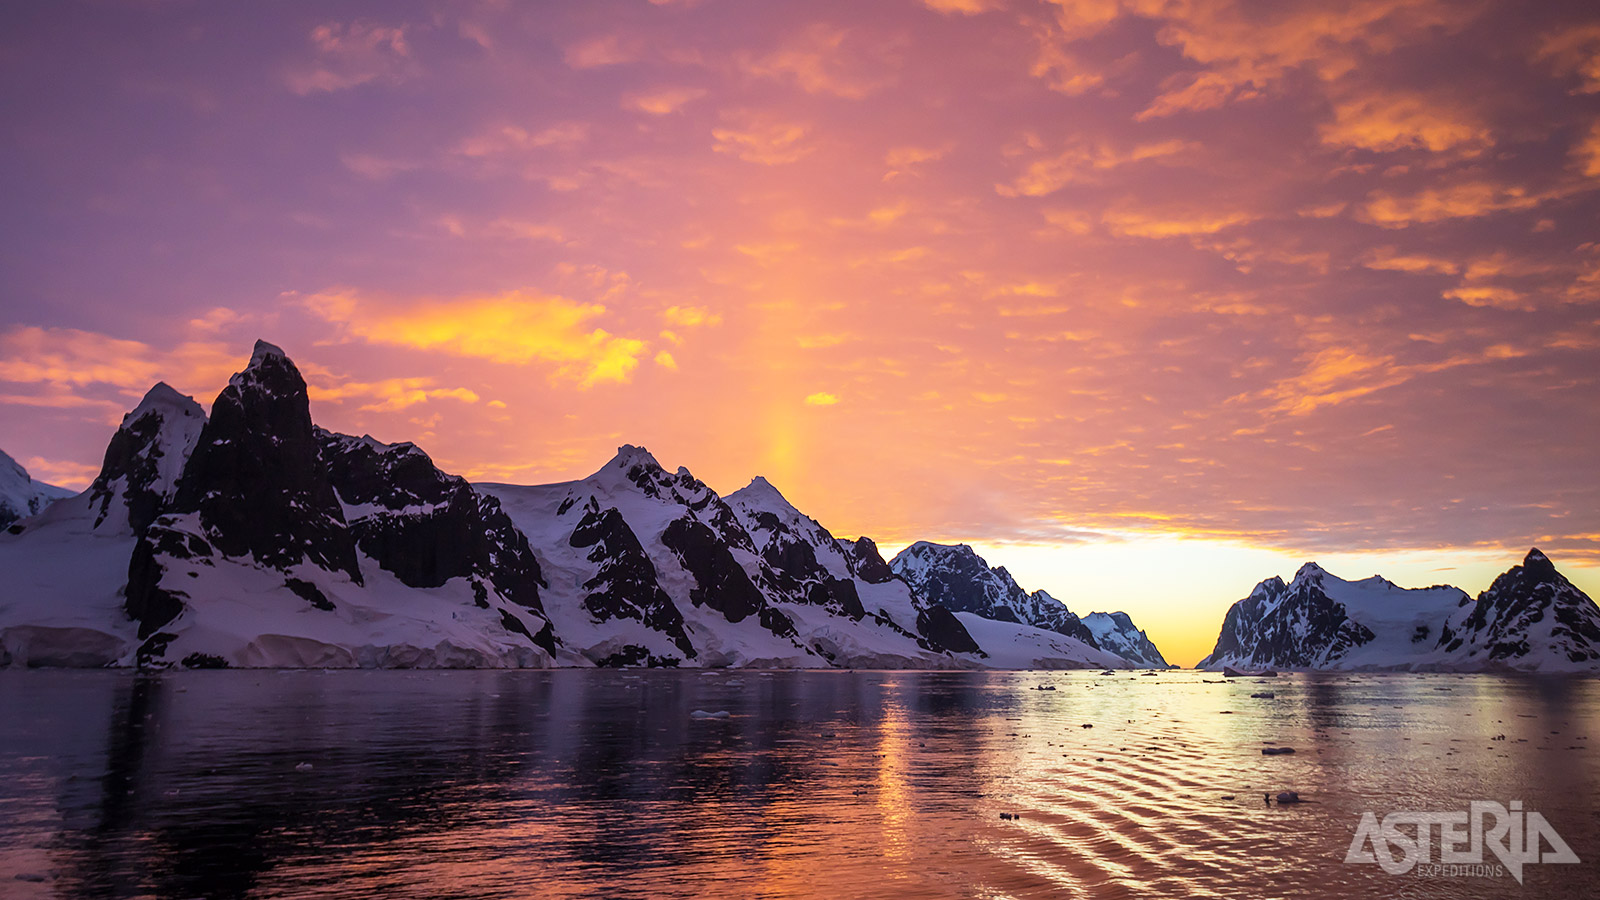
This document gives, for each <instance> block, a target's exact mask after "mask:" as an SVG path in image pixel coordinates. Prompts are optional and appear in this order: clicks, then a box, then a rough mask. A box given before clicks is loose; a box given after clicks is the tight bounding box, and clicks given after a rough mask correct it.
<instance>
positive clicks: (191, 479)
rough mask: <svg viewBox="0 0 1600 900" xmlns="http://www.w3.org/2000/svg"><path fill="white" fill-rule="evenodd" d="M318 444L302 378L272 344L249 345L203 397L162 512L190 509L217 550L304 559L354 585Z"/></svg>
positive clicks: (355, 571)
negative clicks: (197, 425)
mask: <svg viewBox="0 0 1600 900" xmlns="http://www.w3.org/2000/svg"><path fill="white" fill-rule="evenodd" d="M320 450H321V448H320V447H319V445H318V443H317V436H316V430H315V429H314V428H313V427H312V424H311V408H310V405H309V402H308V401H307V399H306V383H305V379H303V378H301V377H300V371H299V370H298V369H296V368H295V366H294V363H292V362H290V361H289V358H288V357H287V356H285V355H284V354H283V351H282V350H280V349H278V348H277V347H275V346H273V345H271V344H268V343H266V342H265V341H257V342H256V347H255V353H254V354H253V355H252V356H251V358H250V365H249V366H247V367H246V368H245V370H244V371H242V372H240V373H239V374H237V375H235V376H233V378H232V379H231V380H230V381H229V382H228V386H227V387H226V388H224V389H223V390H222V393H221V394H219V395H218V396H217V399H216V402H214V403H212V405H211V419H210V421H208V422H206V424H205V427H204V428H202V429H201V431H200V438H199V441H198V443H196V445H195V448H194V452H193V453H192V454H190V456H189V463H188V465H186V466H185V467H184V471H183V478H182V480H181V481H180V482H179V484H178V495H177V496H176V497H175V498H174V499H173V501H172V505H171V506H170V507H169V508H168V509H167V510H166V511H167V512H169V513H176V514H180V515H182V514H185V513H192V514H197V515H198V516H199V523H200V527H201V529H203V530H204V532H205V534H206V536H207V537H208V538H209V539H210V540H211V541H212V543H213V544H214V545H215V547H216V549H217V551H218V552H220V553H221V554H222V555H224V556H234V557H242V556H248V557H251V558H253V559H254V560H255V561H256V562H257V563H259V564H260V565H263V566H267V567H269V568H275V569H288V568H289V567H291V566H295V565H299V564H302V563H304V564H309V565H314V566H316V567H318V568H321V569H326V570H329V571H337V572H342V573H344V574H346V575H348V576H349V577H350V580H351V581H353V582H355V583H356V584H360V583H361V569H360V566H359V565H358V564H357V563H356V542H355V535H353V534H351V532H350V529H349V528H347V527H346V523H345V520H344V512H343V510H342V509H341V508H340V506H339V498H338V497H337V496H336V495H335V494H334V491H333V485H332V483H331V482H330V481H329V480H328V477H327V473H326V471H325V470H324V468H323V465H322V454H321V452H320Z"/></svg>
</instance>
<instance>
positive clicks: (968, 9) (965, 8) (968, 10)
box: [922, 0, 1005, 16]
mask: <svg viewBox="0 0 1600 900" xmlns="http://www.w3.org/2000/svg"><path fill="white" fill-rule="evenodd" d="M922 3H923V5H924V6H926V7H928V8H929V9H931V10H933V11H934V12H939V13H944V14H945V15H962V16H975V15H978V14H979V13H985V12H989V11H991V10H996V9H1000V8H1002V7H1003V6H1004V5H1005V0H922Z"/></svg>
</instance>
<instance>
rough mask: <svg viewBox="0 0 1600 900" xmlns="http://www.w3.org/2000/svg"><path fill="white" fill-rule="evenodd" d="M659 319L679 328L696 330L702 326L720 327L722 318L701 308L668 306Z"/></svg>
mask: <svg viewBox="0 0 1600 900" xmlns="http://www.w3.org/2000/svg"><path fill="white" fill-rule="evenodd" d="M661 319H662V321H664V322H666V323H667V324H668V325H674V326H677V327H679V328H698V327H700V326H702V325H721V324H722V316H721V314H719V313H714V312H712V311H711V310H709V309H707V308H705V307H703V306H669V307H667V308H666V309H664V310H662V311H661Z"/></svg>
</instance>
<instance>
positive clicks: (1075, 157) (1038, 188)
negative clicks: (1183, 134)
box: [995, 140, 1200, 197]
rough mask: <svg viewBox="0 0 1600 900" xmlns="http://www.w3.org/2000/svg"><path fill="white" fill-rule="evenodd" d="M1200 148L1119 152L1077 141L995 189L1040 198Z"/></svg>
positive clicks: (1180, 145)
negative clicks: (1110, 173) (1117, 170)
mask: <svg viewBox="0 0 1600 900" xmlns="http://www.w3.org/2000/svg"><path fill="white" fill-rule="evenodd" d="M1199 146H1200V145H1198V144H1195V143H1192V142H1189V141H1182V140H1170V141H1161V142H1158V143H1150V144H1135V145H1133V146H1131V147H1129V148H1128V149H1126V150H1119V149H1117V148H1115V147H1112V146H1110V145H1108V144H1106V143H1089V142H1082V141H1080V142H1076V143H1074V144H1073V145H1071V146H1069V147H1067V148H1066V149H1065V150H1063V151H1062V152H1061V153H1059V154H1057V155H1055V156H1051V157H1047V158H1044V159H1038V160H1034V161H1033V162H1032V163H1030V164H1029V165H1028V168H1027V169H1026V170H1025V171H1023V173H1022V174H1020V175H1018V176H1017V177H1016V179H1014V180H1013V181H1012V182H1011V183H1010V184H1002V185H996V186H995V190H996V191H997V192H998V193H999V194H1000V195H1001V196H1004V197H1016V196H1018V195H1021V196H1027V197H1043V196H1046V195H1048V194H1053V193H1055V192H1056V191H1058V190H1060V189H1061V188H1064V187H1066V186H1067V185H1069V184H1072V183H1074V182H1092V181H1097V180H1099V178H1100V177H1101V176H1102V175H1104V174H1105V173H1106V172H1109V171H1111V170H1112V169H1117V168H1120V167H1122V166H1126V165H1129V164H1131V163H1137V162H1142V161H1144V160H1152V159H1154V160H1159V159H1169V158H1171V157H1174V156H1177V155H1179V154H1183V153H1192V152H1194V151H1196V150H1198V149H1199Z"/></svg>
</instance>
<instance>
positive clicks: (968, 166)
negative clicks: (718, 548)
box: [0, 0, 1600, 874]
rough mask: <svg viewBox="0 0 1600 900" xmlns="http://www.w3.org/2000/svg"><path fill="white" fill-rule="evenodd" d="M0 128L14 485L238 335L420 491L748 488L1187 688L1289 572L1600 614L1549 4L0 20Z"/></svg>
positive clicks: (492, 9) (1597, 206)
mask: <svg viewBox="0 0 1600 900" xmlns="http://www.w3.org/2000/svg"><path fill="white" fill-rule="evenodd" d="M0 97H3V102H4V108H5V112H4V114H3V118H0V127H3V128H4V132H5V140H4V141H3V142H0V194H3V196H5V197H6V201H5V202H4V203H3V204H0V229H3V232H4V234H5V237H6V240H5V249H4V250H3V251H0V279H3V281H0V283H3V284H4V289H3V290H0V422H3V428H0V446H3V448H4V449H5V451H6V452H8V453H9V454H11V455H12V456H14V457H15V458H16V459H17V460H18V461H19V462H20V463H23V464H24V465H25V466H26V467H27V469H28V470H29V471H30V472H31V473H33V474H34V475H35V476H36V477H38V478H39V479H41V480H44V481H49V482H52V483H55V484H59V485H63V486H68V487H74V488H81V487H83V486H85V485H87V483H88V482H89V481H90V480H91V479H92V478H93V477H94V474H95V473H96V471H97V470H98V465H99V462H100V456H101V454H102V453H103V452H104V450H105V446H106V442H107V439H108V437H109V435H110V434H111V431H112V429H113V428H114V427H115V426H116V424H117V423H118V422H119V421H120V419H121V417H122V415H123V414H124V413H125V412H126V411H127V410H128V409H129V408H131V407H132V406H133V405H134V404H135V403H136V402H138V399H139V397H140V396H141V395H142V394H143V393H144V392H145V390H146V389H148V388H149V387H150V386H151V384H153V383H154V382H156V381H158V380H165V381H167V382H169V383H170V384H172V385H173V386H174V387H176V388H177V389H178V390H180V391H182V392H183V393H186V394H190V395H193V396H194V397H195V398H196V399H197V400H199V401H201V402H202V403H203V404H209V403H210V401H211V400H212V399H213V398H214V397H215V396H216V394H217V392H218V391H219V390H220V389H221V387H222V386H223V385H224V384H225V383H226V381H227V379H228V377H229V375H230V374H231V373H233V372H235V371H237V370H238V369H240V368H241V367H242V366H243V365H244V363H245V361H246V360H247V359H248V357H249V353H250V347H251V344H252V342H253V341H254V340H255V339H256V338H257V337H261V338H265V339H267V340H270V341H272V342H274V343H277V344H279V345H281V346H282V347H284V348H285V349H286V350H287V351H288V352H289V353H290V354H291V355H292V356H293V357H294V360H295V362H296V363H297V364H298V365H299V368H300V370H301V371H302V372H303V373H304V375H305V378H306V380H307V381H308V382H309V384H310V396H311V399H312V409H313V415H314V417H315V419H316V421H317V422H318V423H319V424H321V425H323V426H326V427H328V428H332V429H337V430H339V431H343V432H349V433H351V434H356V435H359V434H362V433H370V434H372V435H374V436H375V437H377V438H379V439H381V440H384V441H391V442H396V441H414V442H416V443H417V444H418V445H420V446H421V447H423V448H424V449H425V450H426V451H428V453H429V454H431V455H432V457H433V458H434V460H435V461H436V462H437V463H438V465H439V466H440V467H441V468H443V469H445V470H447V471H450V472H455V473H459V474H462V475H465V476H467V477H468V478H470V479H474V480H479V481H493V482H512V483H519V484H534V483H541V482H551V481H558V480H565V479H571V478H577V477H581V476H584V475H587V474H589V473H590V472H592V471H594V470H595V469H597V468H599V467H600V466H601V465H602V464H603V463H604V462H605V461H606V460H607V459H608V458H610V457H611V455H612V454H613V453H614V452H615V449H616V447H617V446H618V445H619V444H622V443H632V444H638V445H644V446H647V447H648V448H649V449H650V451H651V452H652V453H653V454H654V455H655V456H656V457H657V458H658V459H659V460H660V461H661V462H662V463H663V464H664V465H665V466H666V467H667V468H668V469H669V470H671V469H675V468H676V467H677V466H680V465H682V466H686V467H688V468H689V469H691V470H692V471H693V472H694V474H695V475H696V476H698V477H699V478H701V479H703V480H704V481H706V482H707V483H708V484H710V485H711V486H712V487H714V488H716V489H717V490H718V491H722V492H728V491H732V490H735V489H737V488H739V487H742V486H744V485H745V484H746V483H747V482H748V481H749V480H750V478H752V477H753V476H756V475H764V476H766V477H767V478H768V479H769V480H770V481H771V482H772V483H773V484H774V485H776V486H777V487H778V488H779V489H780V490H782V491H783V493H784V494H785V496H787V497H788V498H789V500H791V501H792V502H793V503H794V504H795V505H796V506H797V507H798V508H800V509H801V510H804V511H805V512H806V513H807V514H809V515H812V516H815V517H816V518H817V519H818V520H820V521H821V522H822V523H823V524H824V525H826V526H827V527H828V528H829V529H830V530H831V531H832V532H833V533H834V534H835V535H837V536H840V537H854V536H856V535H861V534H865V535H870V536H872V537H873V538H874V539H876V540H877V541H878V543H879V544H880V545H881V546H882V548H883V549H884V551H885V553H886V555H887V554H892V553H893V552H894V551H896V550H898V549H900V548H901V547H903V546H905V545H906V544H909V543H911V542H913V541H916V540H932V541H942V542H966V543H970V544H972V545H974V546H975V547H977V548H978V549H979V550H980V552H982V553H983V555H984V556H985V557H986V558H987V559H988V560H989V561H990V562H991V563H993V564H997V565H998V564H1004V565H1006V566H1008V567H1009V568H1010V570H1011V571H1012V572H1013V573H1014V574H1015V575H1016V576H1017V577H1018V580H1019V581H1021V582H1022V584H1024V585H1025V586H1026V587H1028V588H1030V589H1034V588H1045V589H1048V590H1049V591H1050V592H1051V593H1053V594H1055V595H1056V596H1057V597H1059V598H1060V599H1062V600H1063V601H1065V602H1066V603H1067V604H1068V605H1069V606H1070V607H1071V608H1072V609H1073V610H1074V611H1076V612H1079V613H1087V612H1089V611H1090V610H1111V609H1124V610H1126V611H1128V612H1130V613H1132V614H1133V615H1134V617H1135V619H1136V621H1138V622H1139V623H1140V625H1141V627H1144V628H1146V629H1147V630H1148V631H1149V633H1150V636H1151V637H1152V639H1153V640H1155V641H1156V642H1157V643H1158V644H1159V645H1160V647H1161V649H1162V651H1163V652H1164V653H1165V654H1166V657H1167V658H1168V659H1169V660H1170V661H1172V662H1174V663H1178V664H1181V665H1192V664H1194V663H1195V662H1196V661H1197V660H1198V659H1199V658H1200V657H1201V656H1203V655H1205V654H1206V653H1207V652H1208V651H1209V650H1210V648H1211V645H1212V643H1213V642H1214V641H1215V640H1216V637H1217V627H1218V625H1219V624H1220V622H1221V619H1222V615H1223V613H1224V611H1225V610H1226V609H1227V607H1228V605H1229V604H1230V603H1232V602H1233V601H1235V600H1237V599H1239V598H1241V597H1243V596H1245V595H1246V594H1248V592H1249V591H1250V588H1251V586H1252V585H1254V584H1255V583H1256V582H1257V581H1259V580H1261V579H1263V578H1266V577H1268V576H1270V575H1273V574H1280V575H1284V576H1287V575H1289V574H1290V573H1292V572H1293V571H1294V569H1295V568H1296V566H1298V565H1299V563H1300V562H1303V561H1305V560H1308V559H1313V558H1314V559H1317V560H1319V561H1320V562H1321V563H1323V564H1324V565H1325V566H1327V567H1328V568H1329V569H1331V570H1333V571H1336V572H1337V573H1338V574H1340V575H1342V576H1344V577H1346V578H1360V577H1364V576H1367V575H1370V574H1373V573H1381V574H1383V575H1385V576H1386V577H1388V578H1390V579H1392V580H1395V581H1397V582H1400V583H1402V584H1406V585H1408V586H1409V585H1426V584H1432V583H1441V582H1449V583H1452V584H1457V585H1460V586H1461V587H1462V588H1464V589H1466V590H1467V591H1469V592H1471V593H1473V594H1476V592H1478V591H1480V590H1482V589H1483V588H1484V587H1486V586H1487V585H1488V582H1489V580H1490V579H1491V578H1492V577H1493V576H1494V575H1495V574H1496V573H1499V572H1501V571H1504V570H1505V569H1506V568H1507V567H1508V566H1510V565H1512V564H1513V563H1515V562H1516V561H1517V560H1519V559H1521V558H1522V554H1523V553H1525V552H1526V551H1527V549H1528V548H1529V547H1531V546H1535V545H1537V546H1538V547H1540V548H1541V549H1542V550H1544V551H1545V552H1547V553H1548V554H1549V555H1550V556H1551V558H1552V559H1554V560H1555V561H1556V562H1557V563H1558V564H1559V565H1560V567H1561V570H1562V571H1563V572H1564V573H1566V574H1567V575H1568V576H1569V577H1570V578H1571V579H1572V581H1573V582H1574V583H1575V584H1577V585H1578V586H1579V587H1581V588H1583V589H1584V590H1585V591H1587V592H1588V593H1589V594H1591V595H1596V594H1597V593H1600V479H1597V478H1596V473H1597V472H1600V403H1597V401H1596V397H1597V396H1600V392H1597V384H1596V383H1597V380H1600V13H1596V12H1595V10H1594V7H1593V5H1592V4H1586V3H1577V2H1573V3H1538V4H1519V3H1510V2H1477V0H1474V2H1445V0H1355V2H1349V3H1337V4H1329V3H1325V2H1301V0H1293V2H1282V3H1259V2H1243V0H1241V2H1229V0H1217V2H1177V3H1173V2H1154V0H1120V2H1118V0H1057V2H1047V3H1034V2H1011V0H925V2H912V0H904V2H883V3H848V2H808V3H776V2H762V3H735V2H731V0H698V2H697V0H652V2H649V3H646V2H643V0H639V2H587V3H570V4H559V5H557V4H536V5H534V4H526V5H525V4H503V3H498V2H477V3H456V4H447V5H439V6H426V7H424V6H415V5H410V4H392V3H341V4H334V5H326V6H325V5H320V4H303V5H302V4H282V5H277V4H275V5H274V7H273V12H272V16H271V18H270V19H268V18H267V17H265V16H263V15H262V14H261V10H260V9H258V8H254V7H251V6H248V5H229V4H221V5H211V6H198V7H190V6H187V5H167V4H145V3H127V4H117V3H108V4H104V5H94V6H83V7H78V6H70V5H59V4H20V5H18V4H13V5H11V6H9V7H7V8H5V9H4V10H0ZM884 740H885V743H884V744H883V746H882V747H881V748H880V752H883V753H885V754H888V756H889V758H890V763H891V764H890V765H889V767H888V768H887V769H886V770H885V771H886V773H889V774H886V775H885V776H884V777H885V779H887V780H886V781H885V782H884V791H885V796H886V797H888V798H889V799H888V800H885V801H884V802H885V803H888V802H889V801H890V800H893V797H894V795H895V792H896V790H897V788H896V786H895V783H894V782H893V779H892V778H890V775H891V774H893V773H892V771H891V770H892V769H893V765H892V764H893V763H894V762H895V750H894V744H893V742H892V741H891V740H890V737H885V739H884ZM889 814H890V815H892V810H891V813H889ZM779 874H781V873H779Z"/></svg>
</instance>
